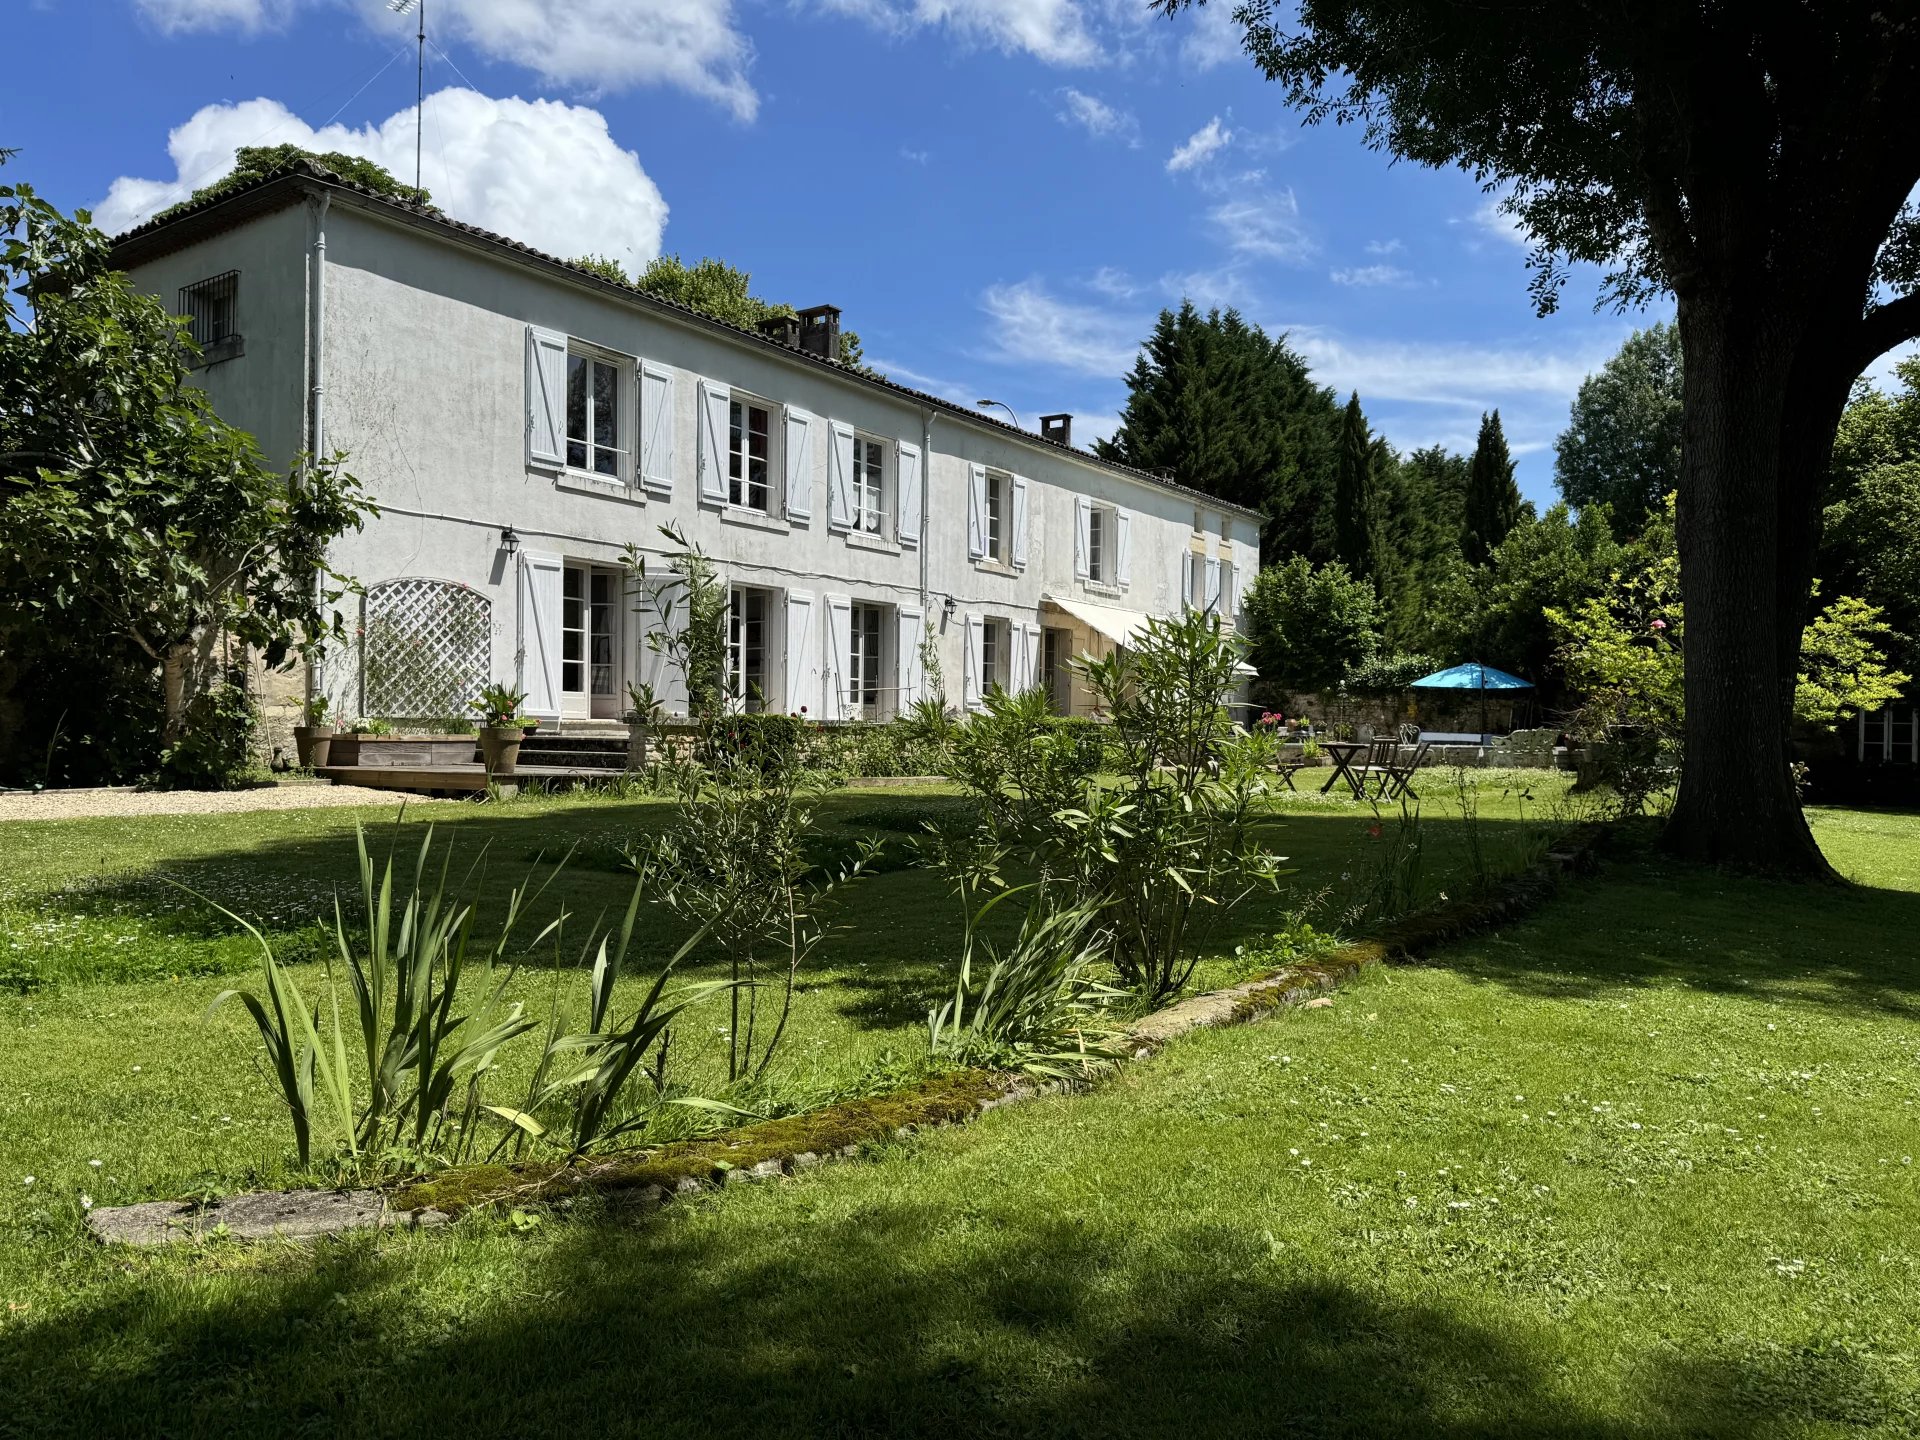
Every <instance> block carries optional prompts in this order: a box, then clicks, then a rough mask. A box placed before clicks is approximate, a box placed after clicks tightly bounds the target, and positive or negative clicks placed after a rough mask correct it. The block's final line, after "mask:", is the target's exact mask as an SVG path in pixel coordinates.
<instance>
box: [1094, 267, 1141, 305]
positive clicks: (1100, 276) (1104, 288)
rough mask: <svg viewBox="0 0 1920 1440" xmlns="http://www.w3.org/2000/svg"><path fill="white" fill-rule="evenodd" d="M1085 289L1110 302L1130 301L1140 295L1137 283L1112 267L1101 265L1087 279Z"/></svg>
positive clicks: (1120, 270)
mask: <svg viewBox="0 0 1920 1440" xmlns="http://www.w3.org/2000/svg"><path fill="white" fill-rule="evenodd" d="M1087 288H1088V289H1089V290H1096V291H1098V292H1099V293H1100V294H1102V295H1105V296H1106V297H1107V298H1108V299H1110V300H1131V299H1132V298H1133V297H1134V296H1136V295H1138V294H1139V293H1140V285H1139V282H1138V281H1136V280H1135V279H1134V278H1133V277H1132V276H1131V275H1129V274H1128V273H1127V272H1126V271H1124V270H1122V269H1120V268H1119V267H1118V266H1114V265H1102V266H1101V267H1100V268H1099V269H1098V270H1096V271H1094V272H1093V274H1091V275H1089V276H1088V277H1087Z"/></svg>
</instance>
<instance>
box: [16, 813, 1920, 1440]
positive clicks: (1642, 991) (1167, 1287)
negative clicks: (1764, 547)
mask: <svg viewBox="0 0 1920 1440" xmlns="http://www.w3.org/2000/svg"><path fill="white" fill-rule="evenodd" d="M1298 808H1299V812H1300V814H1299V815H1298V817H1297V825H1298V828H1300V829H1301V830H1303V831H1306V833H1308V834H1312V833H1316V832H1312V831H1311V830H1308V829H1307V827H1309V826H1311V825H1319V824H1326V825H1329V826H1333V827H1342V826H1343V827H1345V830H1346V832H1347V833H1348V836H1349V838H1348V839H1347V840H1346V841H1345V842H1344V843H1345V845H1346V846H1347V849H1346V850H1345V851H1344V852H1343V851H1342V850H1341V849H1340V848H1339V847H1338V846H1333V845H1329V847H1328V848H1327V849H1326V850H1325V851H1323V852H1322V855H1323V858H1322V862H1321V863H1322V865H1323V866H1325V865H1332V864H1337V863H1340V856H1341V855H1342V854H1343V853H1345V854H1347V855H1351V854H1353V853H1356V852H1357V853H1362V854H1363V853H1364V851H1363V850H1361V848H1360V847H1361V846H1363V845H1364V843H1365V839H1364V832H1362V838H1361V839H1358V840H1356V839H1353V838H1351V833H1352V831H1353V830H1354V828H1355V823H1354V816H1353V815H1352V813H1351V812H1347V813H1345V814H1330V815H1328V816H1327V817H1325V818H1309V814H1308V812H1312V814H1313V815H1314V816H1318V814H1319V812H1318V809H1317V807H1313V806H1310V805H1308V804H1306V803H1302V804H1301V805H1300V806H1299V807H1298ZM1289 817H1290V822H1292V821H1293V820H1294V816H1293V812H1289ZM1815 823H1816V829H1817V832H1818V833H1819V834H1820V836H1821V838H1822V840H1823V842H1824V843H1825V844H1826V845H1827V847H1828V849H1829V853H1830V854H1832V855H1833V856H1834V858H1835V861H1836V863H1837V864H1838V865H1839V866H1840V867H1841V868H1842V869H1843V870H1845V871H1846V872H1847V873H1848V874H1849V875H1850V876H1851V877H1852V878H1854V879H1855V880H1856V881H1857V882H1858V888H1855V889H1853V890H1849V891H1835V890H1827V889H1821V888H1813V887H1797V886H1780V885H1770V884H1763V883H1759V882H1752V881H1744V880H1736V879H1730V878H1727V877H1723V876H1720V875H1716V874H1711V873H1703V872H1696V871H1689V870H1680V869H1674V868H1671V867H1669V866H1667V865H1665V864H1663V863H1662V862H1660V861H1659V860H1658V859H1656V858H1654V857H1652V856H1647V855H1638V856H1636V855H1632V854H1628V855H1625V856H1622V857H1619V858H1617V859H1615V860H1614V861H1613V862H1612V863H1611V864H1610V866H1609V868H1608V870H1607V872H1606V874H1605V875H1604V876H1603V877H1602V878H1601V879H1599V880H1597V881H1592V882H1582V883H1580V884H1578V885H1576V886H1575V887H1573V888H1572V889H1571V890H1570V891H1569V892H1567V893H1566V894H1564V895H1563V896H1562V897H1561V898H1560V899H1559V900H1557V901H1555V902H1554V903H1553V904H1552V905H1550V906H1549V907H1548V908H1547V909H1545V910H1544V911H1542V912H1540V913H1538V914H1537V915H1535V916H1534V917H1532V918H1531V919H1529V920H1527V921H1525V922H1522V923H1520V924H1517V925H1515V926H1513V927H1510V928H1509V929H1507V930H1506V931H1504V932H1502V933H1500V934H1497V935H1492V936H1487V937H1483V938H1480V939H1477V940H1475V941H1472V942H1468V943H1464V944H1462V945H1459V946H1456V947H1454V948H1453V949H1451V950H1450V951H1448V952H1446V953H1445V954H1444V955H1442V956H1440V957H1438V959H1437V961H1436V963H1434V964H1431V965H1427V966H1423V967H1419V968H1414V969H1400V970H1394V971H1391V972H1387V973H1385V974H1380V975H1377V976H1376V977H1375V978H1374V979H1373V980H1372V981H1371V982H1370V983H1367V984H1364V985H1362V986H1360V987H1357V988H1354V989H1352V990H1349V991H1346V992H1343V993H1342V994H1341V995H1340V996H1339V997H1338V998H1337V1000H1336V1003H1335V1004H1334V1005H1333V1006H1332V1007H1330V1008H1327V1009H1322V1010H1315V1011H1296V1012H1291V1013H1288V1014H1284V1015H1282V1016H1279V1017H1277V1018H1274V1019H1271V1020H1267V1021H1264V1022H1261V1023H1259V1024H1255V1025H1250V1026H1247V1027H1244V1028H1240V1029H1236V1030H1230V1031H1219V1032H1211V1033H1202V1034H1197V1035H1194V1036H1192V1037H1190V1038H1188V1039H1186V1040H1184V1041H1181V1042H1178V1043H1176V1044H1175V1045H1173V1046H1171V1047H1169V1048H1168V1049H1167V1050H1166V1051H1165V1052H1163V1053H1162V1054H1161V1055H1160V1056H1159V1057H1157V1058H1156V1059H1155V1060H1153V1061H1151V1062H1147V1063H1144V1064H1141V1065H1137V1066H1133V1067H1129V1068H1128V1069H1127V1070H1126V1071H1124V1072H1123V1073H1122V1074H1121V1076H1120V1077H1119V1078H1117V1079H1116V1080H1115V1081H1113V1082H1111V1083H1110V1084H1108V1085H1107V1086H1106V1087H1104V1088H1103V1089H1101V1090H1100V1091H1098V1092H1096V1093H1094V1094H1091V1095H1085V1096H1078V1097H1073V1098H1064V1099H1052V1100H1043V1101H1038V1102H1034V1103H1031V1104H1029V1105H1025V1106H1021V1107H1016V1108H1014V1109H1010V1110H1004V1111H997V1112H995V1113H994V1114H992V1115H989V1116H987V1117H985V1118H984V1119H982V1120H981V1121H979V1122H977V1123H975V1124H974V1125H971V1126H969V1127H967V1128H965V1129H963V1130H958V1131H948V1132H940V1133H933V1134H927V1135H923V1136H919V1137H916V1138H915V1139H913V1140H912V1141H910V1142H905V1143H899V1144H895V1145H892V1146H888V1147H884V1148H883V1149H881V1150H879V1151H877V1152H876V1153H875V1155H874V1156H873V1157H872V1158H873V1163H871V1164H867V1165H859V1166H837V1167H828V1168H827V1169H825V1170H822V1171H816V1172H810V1173H809V1174H808V1175H807V1176H806V1177H804V1178H800V1179H796V1180H793V1181H785V1182H779V1183H775V1184H771V1185H766V1186H761V1187H751V1188H748V1189H746V1190H729V1191H728V1192H726V1193H724V1194H720V1195H715V1196H712V1197H710V1198H707V1199H703V1200H699V1201H696V1202H693V1203H689V1204H682V1205H678V1206H675V1207H671V1208H670V1209H669V1210H667V1211H665V1212H662V1213H661V1214H660V1215H658V1216H656V1217H652V1218H647V1219H636V1218H635V1217H633V1216H631V1215H626V1214H621V1213H618V1212H611V1211H601V1210H598V1209H597V1208H596V1207H595V1205H594V1204H593V1203H592V1202H590V1201H583V1202H581V1203H579V1204H577V1205H576V1206H575V1207H574V1208H573V1209H572V1210H571V1211H569V1212H566V1213H559V1212H543V1213H540V1214H534V1215H522V1216H519V1217H515V1216H512V1215H499V1214H492V1215H474V1216H471V1217H469V1218H467V1219H465V1220H463V1221H461V1222H460V1223H459V1224H457V1225H456V1226H454V1227H452V1229H451V1230H449V1231H445V1232H439V1233H429V1234H422V1235H417V1236H401V1235H394V1236H386V1237H380V1238H377V1239H373V1238H364V1237H363V1238H359V1239H354V1240H351V1241H348V1242H345V1243H334V1244H328V1245H324V1246H320V1247H317V1248H314V1249H296V1248H293V1247H273V1246H267V1247H254V1248H242V1247H238V1246H233V1245H228V1244H222V1243H218V1242H215V1243H212V1244H209V1245H207V1246H205V1247H203V1248H201V1249H199V1250H191V1251H182V1252H179V1253H172V1254H165V1255H157V1256H156V1255H146V1254H141V1255H128V1254H124V1253H115V1252H106V1251H103V1250H100V1249H99V1248H97V1247H95V1246H93V1245H92V1244H91V1243H90V1242H88V1241H87V1240H85V1239H84V1238H83V1236H82V1234H81V1230H80V1225H79V1210H78V1206H77V1204H76V1202H75V1199H74V1195H75V1190H76V1187H77V1186H79V1185H87V1186H89V1187H91V1190H92V1191H93V1192H94V1193H95V1196H96V1198H102V1197H105V1198H113V1199H124V1198H135V1196H137V1194H138V1193H140V1191H141V1189H142V1188H143V1186H151V1185H152V1184H156V1183H159V1182H160V1180H161V1179H162V1178H163V1177H164V1178H166V1179H170V1180H171V1179H174V1178H175V1177H177V1176H179V1175H180V1174H181V1173H182V1172H183V1170H185V1168H186V1167H189V1166H191V1165H193V1164H194V1163H196V1162H198V1163H201V1164H211V1165H213V1166H214V1167H216V1168H217V1169H218V1170H220V1172H221V1175H222V1177H223V1178H224V1179H225V1180H227V1181H229V1182H231V1181H232V1180H233V1179H235V1178H236V1177H237V1175H238V1173H239V1172H240V1171H241V1170H242V1169H243V1168H244V1167H245V1166H247V1165H249V1164H253V1165H256V1166H258V1167H259V1168H260V1169H261V1170H262V1171H263V1172H266V1171H271V1170H273V1169H274V1167H275V1166H276V1165H277V1163H278V1161H277V1159H276V1156H277V1155H278V1153H279V1152H280V1151H281V1150H284V1148H285V1139H284V1136H282V1135H279V1134H278V1131H277V1127H278V1126H279V1125H281V1124H283V1123H284V1122H283V1121H280V1120H279V1118H278V1117H276V1116H273V1115H272V1113H271V1109H270V1107H269V1106H267V1105H265V1104H263V1103H256V1104H253V1105H252V1106H251V1107H249V1108H246V1109H244V1110H234V1111H231V1112H226V1113H230V1114H232V1116H233V1118H232V1120H230V1121H227V1122H222V1121H220V1120H219V1117H218V1114H216V1113H211V1112H212V1111H213V1108H214V1107H213V1106H212V1105H209V1104H206V1103H205V1101H206V1100H210V1099H213V1098H214V1097H216V1096H219V1097H225V1096H231V1097H232V1098H233V1101H234V1103H235V1104H236V1105H244V1104H245V1103H246V1101H247V1099H248V1097H249V1096H250V1095H258V1094H260V1093H263V1092H262V1090H261V1087H260V1086H259V1085H258V1084H257V1082H253V1081H252V1080H251V1078H250V1077H249V1076H248V1075H247V1073H246V1066H245V1064H244V1063H239V1064H236V1063H235V1059H234V1052H235V1050H236V1048H237V1047H238V1046H239V1043H240V1041H239V1037H238V1036H237V1035H235V1034H232V1033H227V1034H224V1035H223V1034H221V1033H220V1032H219V1031H217V1030H216V1031H210V1032H199V1033H203V1034H204V1037H205V1038H204V1040H203V1041H198V1042H194V1044H195V1045H200V1046H203V1047H204V1048H201V1049H199V1050H198V1051H197V1052H196V1053H180V1047H179V1046H178V1044H177V1043H176V1041H177V1038H178V1036H177V1033H176V1032H177V1031H178V1029H179V1020H180V1017H181V1016H182V1014H183V1013H187V1012H190V1010H191V1006H178V1005H172V1004H167V1003H163V1001H164V997H165V995H166V994H167V993H169V992H173V991H184V990H185V989H189V988H191V987H192V986H193V985H195V984H196V983H200V982H195V981H189V980H181V981H178V982H167V983H165V984H163V985H153V984H129V985H110V986H101V985H96V986H83V985H77V984H71V985H61V986H58V987H53V988H51V989H49V990H47V991H43V992H42V993H40V994H38V995H35V996H28V997H19V998H10V999H7V1000H4V1001H0V1016H4V1017H5V1023H6V1024H7V1025H8V1026H9V1029H8V1031H7V1032H6V1033H5V1035H4V1041H0V1057H4V1058H0V1065H4V1066H5V1069H6V1073H5V1074H4V1076H0V1107H4V1111H5V1114H6V1115H7V1124H6V1125H4V1126H0V1194H4V1195H5V1196H6V1197H7V1199H6V1202H4V1203H5V1212H4V1213H5V1216H6V1218H5V1220H4V1221H0V1223H4V1224H5V1226H6V1233H5V1236H4V1240H5V1242H6V1243H4V1244H0V1299H4V1301H5V1302H6V1306H7V1308H6V1309H5V1310H4V1312H0V1428H4V1427H6V1426H8V1425H10V1424H11V1425H12V1426H14V1427H15V1428H17V1429H19V1431H20V1433H33V1434H42V1433H45V1434H60V1433H82V1432H86V1433H94V1434H98V1433H133V1432H163V1433H169V1434H191V1433H231V1432H232V1431H234V1430H240V1429H244V1430H247V1431H249V1432H259V1433H307V1432H324V1433H328V1434H334V1433H343V1432H352V1433H366V1434H443V1433H456V1432H459V1431H467V1432H473V1431H476V1430H477V1431H482V1432H484V1433H541V1434H557V1433H592V1432H598V1431H613V1432H617V1433H626V1432H640V1431H644V1432H645V1433H648V1434H653V1435H676V1434H715V1433H718V1434H731V1433H747V1432H757V1431H772V1432H776V1433H783V1434H784V1433H792V1434H855V1433H868V1434H872V1433H930V1432H940V1431H944V1432H947V1433H957V1434H1045V1435H1073V1434H1100V1435H1133V1434H1138V1435H1148V1434H1164V1433H1169V1432H1174V1431H1179V1432H1182V1433H1201V1434H1211V1433H1229V1432H1231V1433H1235V1434H1240V1433H1249V1432H1253V1433H1296V1432H1297V1433H1305V1434H1409V1435H1449V1436H1466V1435H1489V1434H1491V1435H1511V1436H1522V1435H1526V1436H1532V1435H1563V1436H1570V1435H1580V1436H1587V1435H1593V1436H1629V1435H1681V1434H1686V1435H1711V1436H1747V1435H1829V1434H1857V1433H1878V1434H1889V1435H1896V1434H1911V1433H1914V1432H1915V1430H1916V1428H1920V1409H1916V1401H1915V1396H1916V1394H1920V1359H1917V1358H1916V1357H1917V1356H1920V1333H1917V1332H1920V1321H1917V1319H1916V1317H1920V1241H1917V1240H1916V1236H1920V1224H1917V1223H1916V1222H1920V1185H1917V1184H1916V1178H1915V1170H1914V1165H1913V1163H1912V1162H1913V1159H1914V1158H1915V1157H1916V1156H1917V1155H1920V1114H1917V1111H1920V1023H1916V1022H1917V1021H1920V1012H1917V1007H1920V994H1916V991H1917V990H1920V972H1916V969H1915V964H1914V944H1913V936H1914V934H1915V933H1916V930H1917V929H1920V893H1917V892H1920V886H1916V885H1915V884H1914V883H1912V880H1911V877H1912V876H1913V875H1914V873H1915V869H1916V862H1917V860H1920V819H1916V818H1915V817H1911V816H1893V815H1884V814H1880V815H1869V814H1863V813H1860V812H1844V811H1829V812H1822V813H1820V814H1818V815H1817V816H1816V817H1815ZM1328 833H1329V834H1330V835H1331V834H1332V833H1333V832H1332V831H1331V830H1329V832H1328ZM1299 848H1304V845H1303V846H1301V847H1299ZM897 878H898V877H894V876H889V877H884V878H883V880H882V881H880V882H876V883H877V884H887V883H893V882H894V881H895V880H896V879H897ZM1436 883H1442V882H1441V881H1439V880H1438V879H1436ZM903 923H904V917H903ZM29 1009H31V1010H32V1011H35V1012H39V1013H38V1014H37V1016H36V1018H32V1019H26V1018H24V1012H26V1011H27V1010H29ZM56 1012H57V1013H56ZM83 1034H86V1035H93V1036H94V1037H95V1038H93V1039H91V1040H89V1041H87V1042H85V1043H84V1044H83V1045H81V1047H80V1048H81V1050H82V1053H80V1054H70V1053H69V1051H68V1050H67V1049H63V1048H62V1046H61V1045H60V1044H59V1043H57V1042H58V1039H59V1038H62V1037H64V1038H65V1039H66V1040H67V1041H68V1042H69V1044H73V1043H78V1041H79V1037H80V1036H81V1035H83ZM23 1038H29V1039H30V1040H31V1046H30V1048H31V1051H32V1055H31V1057H30V1061H29V1063H25V1064H23V1063H21V1062H22V1056H21V1053H20V1051H19V1050H18V1048H17V1045H18V1042H19V1041H20V1040H21V1039H23ZM169 1048H170V1049H171V1051H172V1053H171V1054H170V1055H166V1056H162V1055H161V1054H159V1052H160V1051H162V1050H167V1049H169ZM189 1049H191V1047H189ZM110 1051H111V1052H113V1053H116V1054H118V1056H119V1062H120V1067H126V1066H130V1065H131V1064H135V1063H142V1061H143V1056H144V1057H147V1058H146V1060H145V1063H146V1064H147V1065H148V1066H151V1067H157V1070H158V1077H159V1078H157V1079H154V1080H151V1081H150V1080H149V1079H148V1078H147V1076H148V1074H149V1071H148V1070H147V1069H143V1070H142V1072H141V1074H140V1075H138V1076H135V1075H133V1074H131V1072H130V1070H129V1069H127V1068H118V1067H116V1068H113V1069H112V1070H111V1071H109V1069H108V1068H107V1067H106V1066H105V1065H103V1063H102V1060H103V1057H104V1056H105V1055H106V1054H107V1053H109V1052H110ZM149 1087H151V1088H149ZM23 1089H24V1090H28V1091H37V1092H38V1094H37V1095H36V1096H35V1097H34V1099H33V1107H34V1109H33V1113H34V1115H35V1116H36V1117H37V1118H36V1119H35V1120H34V1121H33V1122H32V1124H31V1125H30V1126H29V1127H27V1128H28V1129H33V1130H36V1132H37V1133H38V1134H40V1135H41V1137H42V1138H41V1139H40V1140H37V1141H36V1140H34V1139H32V1138H30V1137H27V1136H23V1135H22V1134H21V1132H20V1130H19V1129H18V1128H17V1127H16V1124H15V1121H14V1116H15V1114H16V1103H17V1100H18V1099H19V1097H20V1094H21V1091H22V1090H23ZM143 1095H145V1096H147V1097H149V1098H147V1099H145V1100H143V1099H142V1096H143ZM189 1107H197V1108H193V1109H190V1108H189ZM123 1113H126V1114H127V1116H128V1118H127V1119H126V1120H124V1121H123V1120H122V1119H121V1116H122V1114H123ZM189 1114H198V1115H199V1118H198V1119H193V1120H189V1119H188V1116H189ZM243 1122H245V1125H246V1126H251V1127H256V1128H251V1129H249V1128H242V1126H243ZM43 1145H44V1146H58V1147H59V1151H60V1153H59V1154H57V1155H56V1154H55V1153H54V1152H53V1151H52V1150H51V1149H43V1148H41V1147H42V1146H43ZM36 1154H39V1155H44V1156H46V1158H47V1159H48V1160H50V1161H51V1162H53V1163H52V1164H50V1165H49V1166H47V1167H46V1168H47V1169H48V1170H49V1172H50V1173H49V1174H47V1175H44V1176H41V1177H39V1178H38V1179H37V1180H36V1185H35V1186H33V1187H26V1186H23V1185H22V1184H21V1183H20V1174H19V1171H20V1167H21V1163H22V1161H23V1160H27V1159H29V1158H30V1157H32V1156H34V1155H36ZM90 1158H100V1159H102V1160H103V1164H102V1166H101V1167H100V1170H99V1171H98V1172H95V1171H94V1170H93V1169H92V1167H90V1166H87V1165H86V1163H85V1162H86V1159H90ZM130 1175H131V1176H134V1177H136V1178H135V1179H133V1180H131V1181H130V1180H129V1178H128V1177H129V1176H130ZM176 1183H177V1182H176ZM35 1192H37V1194H36V1193H35ZM29 1196H32V1198H28V1197H29Z"/></svg>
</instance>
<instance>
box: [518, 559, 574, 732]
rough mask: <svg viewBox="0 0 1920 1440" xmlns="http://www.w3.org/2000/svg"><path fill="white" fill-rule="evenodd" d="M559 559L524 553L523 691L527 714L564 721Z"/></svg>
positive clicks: (521, 637) (521, 598)
mask: <svg viewBox="0 0 1920 1440" xmlns="http://www.w3.org/2000/svg"><path fill="white" fill-rule="evenodd" d="M564 563H565V562H564V561H562V559H561V558H560V556H558V555H542V554H538V553H536V552H535V551H532V550H523V551H522V552H521V553H520V688H521V689H522V690H524V691H526V692H527V698H526V701H525V708H526V712H527V714H529V715H531V716H534V717H535V718H537V719H540V720H558V719H559V718H560V575H561V570H562V568H563V567H564Z"/></svg>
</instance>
